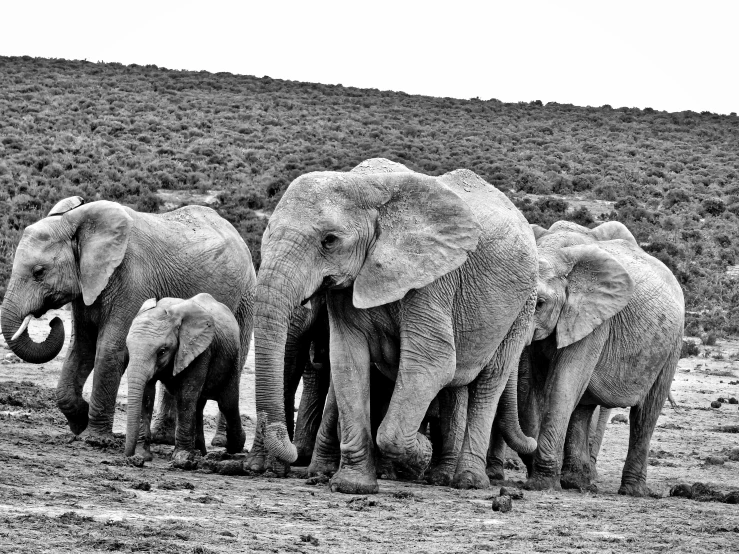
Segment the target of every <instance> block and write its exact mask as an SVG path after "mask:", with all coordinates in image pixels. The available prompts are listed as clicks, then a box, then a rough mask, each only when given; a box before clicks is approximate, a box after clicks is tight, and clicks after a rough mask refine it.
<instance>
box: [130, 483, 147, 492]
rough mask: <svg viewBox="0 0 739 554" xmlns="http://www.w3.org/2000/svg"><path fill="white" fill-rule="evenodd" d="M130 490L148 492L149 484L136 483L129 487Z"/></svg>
mask: <svg viewBox="0 0 739 554" xmlns="http://www.w3.org/2000/svg"><path fill="white" fill-rule="evenodd" d="M131 488H132V489H135V490H137V491H150V490H151V483H149V482H147V481H137V482H135V483H134V484H133V485H131Z"/></svg>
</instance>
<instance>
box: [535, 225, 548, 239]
mask: <svg viewBox="0 0 739 554" xmlns="http://www.w3.org/2000/svg"><path fill="white" fill-rule="evenodd" d="M531 230H532V231H533V232H534V239H535V240H537V241H538V240H539V239H540V238H541V237H543V236H544V235H548V234H549V230H548V229H545V228H544V227H541V226H540V225H537V224H536V223H531Z"/></svg>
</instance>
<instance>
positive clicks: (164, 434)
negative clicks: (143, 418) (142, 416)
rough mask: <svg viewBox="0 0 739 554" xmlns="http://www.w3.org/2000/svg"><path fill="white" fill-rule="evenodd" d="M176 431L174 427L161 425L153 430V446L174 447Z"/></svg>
mask: <svg viewBox="0 0 739 554" xmlns="http://www.w3.org/2000/svg"><path fill="white" fill-rule="evenodd" d="M174 437H175V429H174V425H171V426H170V425H160V426H158V427H155V428H153V429H152V430H151V443H152V444H171V445H174Z"/></svg>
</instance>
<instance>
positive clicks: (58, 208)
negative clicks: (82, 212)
mask: <svg viewBox="0 0 739 554" xmlns="http://www.w3.org/2000/svg"><path fill="white" fill-rule="evenodd" d="M84 203H85V200H84V199H83V198H82V197H81V196H70V197H69V198H65V199H63V200H59V202H57V203H56V204H55V205H54V207H53V208H51V210H49V213H48V215H47V216H46V217H50V216H52V215H62V214H65V213H67V212H68V211H69V210H74V209H75V208H78V207H79V206H81V205H82V204H84Z"/></svg>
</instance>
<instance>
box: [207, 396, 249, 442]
mask: <svg viewBox="0 0 739 554" xmlns="http://www.w3.org/2000/svg"><path fill="white" fill-rule="evenodd" d="M218 408H219V409H220V410H221V415H222V416H223V418H224V419H225V420H226V423H227V430H226V452H228V453H229V454H236V453H238V452H241V451H242V450H244V443H245V442H246V433H244V429H243V427H242V425H241V413H240V412H239V388H238V386H231V387H228V390H227V391H226V393H225V394H224V395H223V397H222V398H221V400H220V402H219V403H218ZM211 444H213V443H212V442H211Z"/></svg>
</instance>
